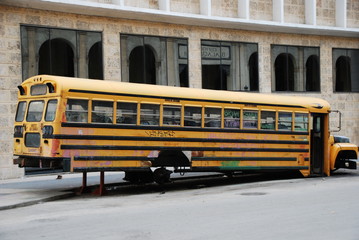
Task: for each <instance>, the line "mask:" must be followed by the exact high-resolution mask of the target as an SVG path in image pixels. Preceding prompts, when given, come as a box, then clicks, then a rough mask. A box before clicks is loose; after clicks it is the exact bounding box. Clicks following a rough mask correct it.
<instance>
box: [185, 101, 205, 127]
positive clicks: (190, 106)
mask: <svg viewBox="0 0 359 240" xmlns="http://www.w3.org/2000/svg"><path fill="white" fill-rule="evenodd" d="M186 108H198V109H200V110H201V111H200V113H201V116H200V118H198V119H200V122H199V125H198V124H196V125H192V126H191V125H186V119H194V118H193V114H192V115H191V116H186ZM195 114H198V113H195ZM192 122H194V123H196V122H195V121H192ZM202 123H203V107H202V106H200V105H190V104H189V105H188V104H185V105H184V109H183V126H184V127H191V128H201V127H202Z"/></svg>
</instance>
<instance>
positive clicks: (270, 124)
mask: <svg viewBox="0 0 359 240" xmlns="http://www.w3.org/2000/svg"><path fill="white" fill-rule="evenodd" d="M275 115H276V113H275V112H272V111H261V129H262V130H275V122H276V116H275Z"/></svg>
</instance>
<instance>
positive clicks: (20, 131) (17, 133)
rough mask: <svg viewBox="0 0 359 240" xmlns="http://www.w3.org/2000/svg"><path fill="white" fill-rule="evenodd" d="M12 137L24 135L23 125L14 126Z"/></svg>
mask: <svg viewBox="0 0 359 240" xmlns="http://www.w3.org/2000/svg"><path fill="white" fill-rule="evenodd" d="M14 137H15V138H23V137H24V127H23V126H15V128H14Z"/></svg>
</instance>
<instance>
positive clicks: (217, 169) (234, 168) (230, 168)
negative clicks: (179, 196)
mask: <svg viewBox="0 0 359 240" xmlns="http://www.w3.org/2000/svg"><path fill="white" fill-rule="evenodd" d="M249 170H254V171H260V170H309V167H308V166H228V167H192V169H191V171H190V172H223V171H249Z"/></svg>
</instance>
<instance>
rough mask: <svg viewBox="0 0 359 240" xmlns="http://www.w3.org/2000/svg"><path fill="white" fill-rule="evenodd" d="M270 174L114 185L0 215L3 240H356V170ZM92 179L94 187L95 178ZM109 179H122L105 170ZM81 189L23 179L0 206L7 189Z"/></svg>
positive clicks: (75, 182)
mask: <svg viewBox="0 0 359 240" xmlns="http://www.w3.org/2000/svg"><path fill="white" fill-rule="evenodd" d="M275 176H276V177H273V175H269V176H268V175H267V176H265V177H261V176H257V175H252V176H248V177H245V176H236V177H234V178H225V177H216V178H214V177H211V178H209V177H207V178H203V179H200V180H191V181H190V180H183V181H174V182H173V183H170V184H167V185H165V186H162V187H159V186H158V185H156V184H149V185H142V186H138V187H134V186H126V185H123V184H120V185H111V186H110V187H109V188H111V189H110V190H111V192H110V193H109V195H107V196H104V197H100V198H99V197H95V196H92V195H89V194H86V195H83V196H76V197H73V198H70V199H63V200H58V201H50V202H46V203H42V204H33V205H31V206H27V207H17V208H13V209H8V210H3V211H0V239H1V240H17V239H51V240H63V239H64V238H65V239H66V238H68V239H75V240H76V239H79V240H82V239H111V240H112V239H116V240H118V239H124V240H128V239H134V240H137V239H138V240H142V239H147V240H152V239H153V240H158V239H174V240H177V239H191V240H197V239H198V240H201V239H208V240H218V239H221V240H227V239H228V240H232V239H251V240H263V239H278V240H281V239H283V240H288V239H291V240H302V239H310V240H312V239H313V240H314V239H315V240H321V239H323V240H324V239H325V240H337V239H343V240H357V239H359V217H358V216H359V204H358V199H359V191H358V188H359V171H350V170H343V171H341V170H340V171H338V172H336V174H335V175H333V176H331V177H316V178H301V177H298V178H285V176H284V177H279V176H278V175H277V174H276V175H275ZM287 177H289V176H287ZM89 178H90V179H89V182H90V184H91V182H92V181H94V184H98V175H97V176H90V177H89ZM106 179H107V183H110V182H111V179H113V180H114V182H116V181H121V179H122V176H121V174H119V173H109V174H108V176H107V178H106ZM51 184H54V185H52V187H51ZM79 185H81V175H72V174H71V175H65V176H64V177H63V179H62V180H56V176H55V175H54V176H47V177H35V178H26V179H22V180H18V181H17V182H16V181H15V182H14V181H13V182H10V183H7V184H2V185H1V186H0V187H1V189H3V187H4V186H5V187H7V188H5V190H6V189H7V190H8V194H7V195H3V196H1V197H0V198H1V201H0V202H2V200H4V201H10V198H8V197H11V196H12V194H11V193H9V190H11V189H12V190H14V194H15V195H16V194H19V195H18V196H22V195H23V196H28V199H27V200H30V199H33V196H34V195H28V193H32V194H34V193H35V192H38V195H40V193H41V194H43V193H47V194H48V195H47V194H44V196H46V195H47V196H50V195H51V192H52V191H54V190H55V192H61V193H64V192H63V190H64V189H68V188H67V187H70V189H73V187H77V186H79ZM45 186H47V188H46V187H45ZM116 186H119V187H118V189H117V187H116ZM161 188H162V189H161ZM16 189H17V190H16ZM26 189H27V190H26ZM20 190H21V191H24V192H22V193H21V191H20ZM49 190H51V191H49ZM16 192H18V193H16ZM4 193H6V192H4ZM65 193H67V192H66V191H65ZM35 195H36V194H35ZM24 199H25V200H26V198H24ZM40 201H41V200H40Z"/></svg>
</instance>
